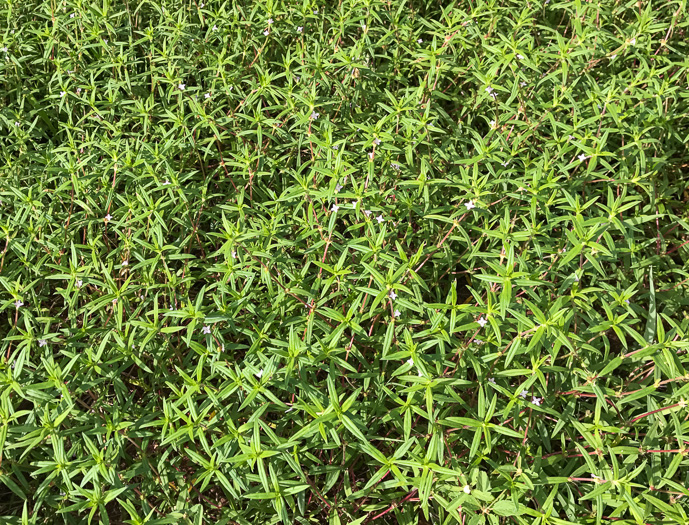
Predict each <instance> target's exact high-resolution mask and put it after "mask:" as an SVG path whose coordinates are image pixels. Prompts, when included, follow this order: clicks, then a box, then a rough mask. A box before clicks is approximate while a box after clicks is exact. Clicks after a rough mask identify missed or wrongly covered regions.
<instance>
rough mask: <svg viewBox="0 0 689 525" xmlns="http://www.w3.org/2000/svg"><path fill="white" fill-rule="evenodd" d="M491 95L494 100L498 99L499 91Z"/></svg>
mask: <svg viewBox="0 0 689 525" xmlns="http://www.w3.org/2000/svg"><path fill="white" fill-rule="evenodd" d="M490 96H491V98H492V99H493V100H497V98H498V95H497V93H491V94H490Z"/></svg>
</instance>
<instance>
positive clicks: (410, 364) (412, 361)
mask: <svg viewBox="0 0 689 525" xmlns="http://www.w3.org/2000/svg"><path fill="white" fill-rule="evenodd" d="M407 364H408V365H409V366H414V359H413V358H412V357H410V358H409V359H407Z"/></svg>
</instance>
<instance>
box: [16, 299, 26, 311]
mask: <svg viewBox="0 0 689 525" xmlns="http://www.w3.org/2000/svg"><path fill="white" fill-rule="evenodd" d="M21 306H24V303H23V302H22V301H20V300H19V299H17V300H16V301H15V302H14V307H15V308H17V309H19V307H21Z"/></svg>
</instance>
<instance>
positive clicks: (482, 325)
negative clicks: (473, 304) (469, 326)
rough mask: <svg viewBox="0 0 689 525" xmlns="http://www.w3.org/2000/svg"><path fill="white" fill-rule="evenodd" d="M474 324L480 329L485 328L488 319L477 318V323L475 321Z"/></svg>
mask: <svg viewBox="0 0 689 525" xmlns="http://www.w3.org/2000/svg"><path fill="white" fill-rule="evenodd" d="M476 322H477V323H478V324H480V325H481V328H483V327H484V326H486V325H487V324H488V319H486V318H484V317H479V318H478V321H476Z"/></svg>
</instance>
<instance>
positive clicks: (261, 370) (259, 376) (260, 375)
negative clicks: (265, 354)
mask: <svg viewBox="0 0 689 525" xmlns="http://www.w3.org/2000/svg"><path fill="white" fill-rule="evenodd" d="M254 375H255V376H256V377H258V378H259V379H260V378H261V377H263V368H261V369H260V370H259V371H258V372H256V373H255V374H254Z"/></svg>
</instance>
